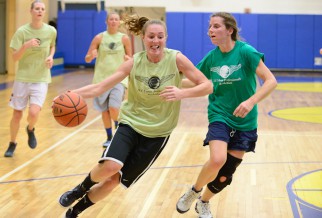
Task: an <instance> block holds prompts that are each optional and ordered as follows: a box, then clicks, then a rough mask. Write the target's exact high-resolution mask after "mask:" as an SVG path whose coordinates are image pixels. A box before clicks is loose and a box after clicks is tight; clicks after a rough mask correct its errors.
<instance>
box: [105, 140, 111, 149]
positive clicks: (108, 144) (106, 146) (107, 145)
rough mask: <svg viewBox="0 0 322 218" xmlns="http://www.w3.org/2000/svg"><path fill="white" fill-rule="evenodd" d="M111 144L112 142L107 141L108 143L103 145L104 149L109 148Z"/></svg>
mask: <svg viewBox="0 0 322 218" xmlns="http://www.w3.org/2000/svg"><path fill="white" fill-rule="evenodd" d="M110 144H111V141H110V140H107V141H106V142H104V143H103V148H108V147H109V146H110Z"/></svg>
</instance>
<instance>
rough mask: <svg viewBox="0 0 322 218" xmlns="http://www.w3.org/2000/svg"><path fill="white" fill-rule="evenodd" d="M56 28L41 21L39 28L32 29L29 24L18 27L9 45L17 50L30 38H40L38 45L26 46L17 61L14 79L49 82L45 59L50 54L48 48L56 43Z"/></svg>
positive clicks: (49, 75) (48, 71)
mask: <svg viewBox="0 0 322 218" xmlns="http://www.w3.org/2000/svg"><path fill="white" fill-rule="evenodd" d="M56 35H57V33H56V29H55V28H54V27H52V26H50V25H48V24H45V23H43V26H42V27H41V28H40V29H33V28H32V27H31V25H30V24H25V25H23V26H21V27H20V28H18V30H17V31H16V32H15V34H14V35H13V38H12V39H11V42H10V47H11V48H13V49H15V50H18V49H20V48H21V46H22V45H23V44H24V43H25V42H27V41H29V40H30V39H33V38H37V39H39V40H40V46H39V47H31V48H28V49H27V50H26V51H25V52H24V54H23V56H22V57H21V59H20V60H19V63H18V69H17V72H16V76H15V80H16V81H20V82H31V83H42V82H44V83H50V82H51V73H50V69H48V68H47V67H46V63H45V60H46V58H47V57H48V56H49V54H50V48H51V47H52V46H55V44H56Z"/></svg>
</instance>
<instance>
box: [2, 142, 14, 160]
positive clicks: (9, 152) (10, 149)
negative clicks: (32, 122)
mask: <svg viewBox="0 0 322 218" xmlns="http://www.w3.org/2000/svg"><path fill="white" fill-rule="evenodd" d="M16 146H17V143H14V142H9V147H8V149H7V151H6V153H4V156H5V157H12V156H13V152H14V151H15V149H16Z"/></svg>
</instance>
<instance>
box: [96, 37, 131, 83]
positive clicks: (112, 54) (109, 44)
mask: <svg viewBox="0 0 322 218" xmlns="http://www.w3.org/2000/svg"><path fill="white" fill-rule="evenodd" d="M101 34H102V41H101V43H100V45H99V48H98V55H97V59H96V62H95V71H94V72H95V73H94V78H93V83H99V82H101V81H103V80H104V79H106V77H109V76H110V75H112V74H113V73H114V72H115V70H116V69H117V68H118V67H119V66H120V65H121V64H122V63H123V62H124V55H125V49H124V45H123V43H122V37H123V36H124V35H125V34H124V33H120V32H117V33H115V34H113V35H111V34H109V33H108V32H107V31H105V32H102V33H101ZM122 83H123V85H125V87H127V78H126V79H125V80H123V81H122Z"/></svg>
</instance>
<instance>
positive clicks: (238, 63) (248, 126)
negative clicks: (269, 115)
mask: <svg viewBox="0 0 322 218" xmlns="http://www.w3.org/2000/svg"><path fill="white" fill-rule="evenodd" d="M260 59H263V60H264V55H263V54H262V53H259V52H258V51H256V49H255V48H253V47H252V46H250V45H249V44H247V43H245V42H241V41H236V44H235V46H234V48H233V49H232V50H231V51H230V52H227V53H223V52H221V51H220V49H219V47H217V48H215V49H213V50H212V51H210V52H209V53H208V54H207V55H206V56H205V57H204V58H203V59H202V60H201V62H200V63H199V64H198V65H197V68H199V69H200V71H201V72H203V73H204V74H205V76H206V77H207V78H208V79H210V80H211V81H212V83H213V86H214V91H213V93H212V94H210V95H209V105H208V120H209V122H210V123H212V122H215V121H220V122H224V123H226V124H227V125H228V126H230V127H231V128H234V129H237V130H240V131H249V130H253V129H256V128H257V114H258V112H257V105H255V106H254V108H253V109H252V110H251V111H250V112H249V114H248V115H247V116H246V117H245V118H240V117H235V116H234V115H233V112H234V110H235V109H236V108H237V107H238V106H239V104H240V103H241V102H243V101H245V100H247V99H248V98H250V97H251V96H252V95H254V94H255V92H256V85H257V82H256V68H257V66H258V64H259V61H260Z"/></svg>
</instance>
